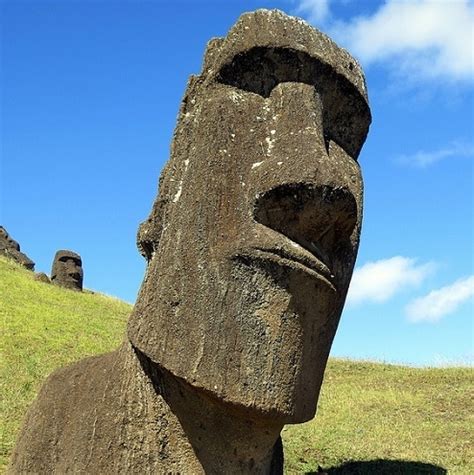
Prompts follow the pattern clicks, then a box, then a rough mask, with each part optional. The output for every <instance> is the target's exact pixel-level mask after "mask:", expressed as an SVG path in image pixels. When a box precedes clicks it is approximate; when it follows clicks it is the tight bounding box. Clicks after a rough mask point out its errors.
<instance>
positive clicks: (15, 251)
mask: <svg viewBox="0 0 474 475" xmlns="http://www.w3.org/2000/svg"><path fill="white" fill-rule="evenodd" d="M0 254H1V255H3V256H6V257H8V258H10V259H12V260H14V261H15V262H17V263H18V264H21V265H22V266H23V267H26V268H27V269H28V270H34V269H35V263H34V262H33V261H32V260H31V259H30V258H29V257H28V256H27V255H26V254H24V253H23V252H21V251H20V245H19V244H18V243H17V242H16V241H15V240H14V239H13V238H12V237H11V236H10V235H9V234H8V232H7V230H6V229H5V228H4V227H3V226H0Z"/></svg>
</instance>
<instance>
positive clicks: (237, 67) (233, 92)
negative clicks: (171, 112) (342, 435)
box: [129, 10, 371, 423]
mask: <svg viewBox="0 0 474 475" xmlns="http://www.w3.org/2000/svg"><path fill="white" fill-rule="evenodd" d="M370 120H371V116H370V111H369V107H368V103H367V93H366V89H365V81H364V76H363V73H362V71H361V69H360V66H359V65H358V63H357V62H356V61H355V60H354V59H353V58H352V57H351V56H350V55H349V54H348V53H347V52H346V51H345V50H343V49H341V48H339V47H338V46H337V45H336V44H335V43H334V42H332V41H331V40H330V39H329V38H328V37H327V36H325V35H324V34H322V33H320V32H319V31H317V30H315V29H313V28H312V27H311V26H309V25H308V24H307V23H305V22H303V21H302V20H300V19H297V18H293V17H289V16H287V15H285V14H284V13H282V12H280V11H277V10H273V11H268V10H258V11H256V12H253V13H247V14H244V15H242V16H241V17H240V18H239V20H238V21H237V23H236V24H235V25H234V26H233V27H232V29H231V30H230V31H229V33H228V35H227V36H226V37H225V38H218V39H213V40H211V41H210V42H209V44H208V47H207V51H206V55H205V60H204V66H203V70H202V72H201V74H200V75H198V76H191V78H190V80H189V83H188V86H187V89H186V93H185V95H184V99H183V102H182V104H181V109H180V113H179V117H178V124H177V127H176V131H175V135H174V138H173V143H172V147H171V157H170V160H169V161H168V163H167V164H166V166H165V168H164V170H163V172H162V175H161V178H160V186H159V193H158V197H157V198H156V201H155V203H154V205H153V208H152V211H151V214H150V216H149V218H148V220H147V221H145V222H144V223H143V224H142V225H141V226H140V229H139V233H138V245H139V248H140V250H141V252H142V254H143V255H144V256H145V257H146V259H147V260H148V266H147V271H146V275H145V279H144V281H143V284H142V287H141V290H140V294H139V297H138V300H137V302H136V305H135V308H134V310H133V313H132V316H131V319H130V322H129V337H130V340H131V341H132V343H133V344H134V345H135V346H136V347H137V348H138V349H139V350H140V351H142V352H144V353H145V354H146V355H147V356H148V357H149V358H150V359H151V360H152V361H154V362H156V363H158V364H159V365H161V366H162V367H163V368H165V369H166V370H167V371H169V372H171V373H172V374H173V375H175V376H176V377H178V378H181V379H183V380H184V381H186V382H188V383H189V384H191V385H193V386H194V387H196V388H197V389H201V390H203V391H205V392H206V393H207V394H208V395H209V396H210V397H212V398H215V399H218V400H220V401H222V402H223V403H227V404H229V405H230V406H232V408H233V410H240V411H245V412H246V413H247V414H250V415H253V416H254V417H260V418H265V417H271V418H273V420H278V421H280V422H282V423H292V422H302V421H305V420H308V419H310V418H312V417H313V415H314V413H315V410H316V402H317V396H318V394H319V390H320V386H321V382H322V377H323V373H324V369H325V366H326V361H327V357H328V354H329V350H330V347H331V343H332V340H333V337H334V334H335V331H336V328H337V325H338V322H339V318H340V315H341V311H342V307H343V304H344V300H345V297H346V293H347V289H348V286H349V281H350V278H351V275H352V270H353V266H354V262H355V258H356V253H357V248H358V244H359V234H360V227H361V219H362V177H361V173H360V169H359V165H358V163H357V158H358V155H359V152H360V150H361V148H362V145H363V143H364V141H365V138H366V135H367V132H368V128H369V124H370ZM230 406H229V407H230Z"/></svg>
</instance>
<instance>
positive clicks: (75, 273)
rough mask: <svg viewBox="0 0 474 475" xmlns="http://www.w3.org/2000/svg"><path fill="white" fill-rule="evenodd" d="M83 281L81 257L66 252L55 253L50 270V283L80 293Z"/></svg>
mask: <svg viewBox="0 0 474 475" xmlns="http://www.w3.org/2000/svg"><path fill="white" fill-rule="evenodd" d="M83 279H84V271H83V269H82V259H81V256H80V255H79V254H76V253H75V252H72V251H68V250H60V251H58V252H56V254H55V256H54V261H53V267H52V269H51V283H53V284H56V285H59V286H61V287H66V288H68V289H72V290H79V291H80V290H82V281H83Z"/></svg>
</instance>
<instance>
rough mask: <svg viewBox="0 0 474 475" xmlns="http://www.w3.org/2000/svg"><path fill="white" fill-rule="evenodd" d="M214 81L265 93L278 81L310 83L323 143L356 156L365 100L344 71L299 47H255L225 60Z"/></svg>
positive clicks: (366, 117) (365, 123) (365, 122)
mask: <svg viewBox="0 0 474 475" xmlns="http://www.w3.org/2000/svg"><path fill="white" fill-rule="evenodd" d="M217 81H218V82H220V83H221V84H226V85H228V86H232V87H235V88H238V89H241V90H243V91H247V92H253V93H255V94H259V95H260V96H262V97H265V98H267V97H269V96H270V94H271V91H272V90H273V88H274V87H275V86H277V85H278V84H279V83H282V82H300V83H304V84H308V85H311V86H314V88H315V90H316V91H317V93H318V94H319V95H320V96H321V99H322V104H323V120H324V124H323V126H324V134H325V139H326V137H327V140H326V145H328V143H329V140H333V141H334V142H336V143H337V144H338V145H339V146H340V147H342V148H343V149H344V150H345V151H346V152H347V153H348V154H349V155H350V156H351V157H352V158H354V159H357V157H358V156H359V153H360V150H361V148H362V145H363V143H364V141H365V138H366V137H367V133H368V130H369V125H370V122H371V115H370V110H369V107H368V105H367V101H366V99H365V98H364V97H362V95H361V93H360V91H359V90H358V89H357V88H356V87H355V86H354V84H352V83H351V82H350V81H349V80H348V79H347V78H346V77H345V76H344V75H342V74H339V73H337V72H336V71H335V70H334V69H333V68H332V67H331V66H329V65H328V64H325V63H323V62H322V61H320V60H318V59H316V58H314V57H312V56H310V55H309V54H307V53H304V52H302V51H296V50H293V49H290V48H268V47H260V46H259V47H255V48H252V49H250V50H249V51H246V52H244V53H240V54H237V55H236V56H235V57H234V58H233V59H232V61H231V62H229V63H227V64H225V65H224V66H223V67H222V68H221V70H220V71H219V73H218V75H217Z"/></svg>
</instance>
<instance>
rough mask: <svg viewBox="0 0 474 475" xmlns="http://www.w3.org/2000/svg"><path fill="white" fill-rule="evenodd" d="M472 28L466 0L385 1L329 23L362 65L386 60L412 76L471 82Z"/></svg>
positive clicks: (473, 10)
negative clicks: (364, 12) (373, 8)
mask: <svg viewBox="0 0 474 475" xmlns="http://www.w3.org/2000/svg"><path fill="white" fill-rule="evenodd" d="M300 3H301V8H303V5H306V10H307V11H309V12H310V13H312V10H309V8H308V6H307V5H308V4H314V3H316V2H311V1H309V0H305V1H302V2H300ZM323 3H325V4H326V8H327V11H328V12H329V7H328V2H327V1H326V2H323ZM308 19H309V21H311V15H310V16H309V17H308ZM473 28H474V3H473V2H472V1H469V0H454V1H449V0H411V1H401V0H387V1H386V2H385V3H383V4H382V5H381V6H380V8H379V9H378V10H377V11H376V12H375V13H374V14H372V15H369V16H358V17H354V18H352V19H351V20H349V21H347V22H336V23H333V25H332V26H331V27H330V28H329V31H330V34H331V36H333V37H335V38H336V39H337V40H338V41H341V42H342V43H343V44H345V45H346V46H347V47H348V49H349V50H350V51H351V53H353V54H354V55H355V56H357V57H358V58H359V59H360V60H361V61H362V63H364V64H365V65H368V64H371V63H376V62H381V63H385V64H387V65H389V67H390V68H391V70H392V71H393V72H395V73H396V74H398V75H401V76H403V77H404V78H409V79H411V80H419V79H435V78H441V79H451V80H472V78H473V77H474V58H473V55H474V47H473Z"/></svg>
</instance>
